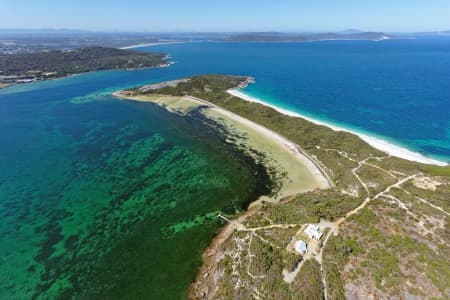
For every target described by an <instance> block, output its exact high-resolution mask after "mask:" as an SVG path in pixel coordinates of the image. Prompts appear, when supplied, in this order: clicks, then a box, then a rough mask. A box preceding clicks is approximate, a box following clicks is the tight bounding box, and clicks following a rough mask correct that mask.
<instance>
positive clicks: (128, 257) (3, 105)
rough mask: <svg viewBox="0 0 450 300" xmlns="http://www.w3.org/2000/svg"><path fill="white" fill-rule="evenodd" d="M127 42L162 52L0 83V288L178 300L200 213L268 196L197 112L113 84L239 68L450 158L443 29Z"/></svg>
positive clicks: (191, 262)
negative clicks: (386, 35) (118, 65)
mask: <svg viewBox="0 0 450 300" xmlns="http://www.w3.org/2000/svg"><path fill="white" fill-rule="evenodd" d="M139 50H141V51H163V52H167V53H170V55H171V56H172V60H173V61H175V62H176V63H175V64H174V65H173V66H171V67H170V68H164V69H153V70H141V71H116V72H98V73H90V74H84V75H79V76H73V77H70V78H66V79H61V80H54V81H48V82H41V83H33V84H26V85H19V86H15V87H12V88H7V89H4V90H0V140H1V147H0V218H1V220H2V222H1V223H0V236H1V237H2V238H1V240H0V278H1V280H0V299H28V298H33V297H34V298H41V299H49V298H64V299H65V298H68V297H69V295H75V296H76V298H103V299H106V298H107V299H112V298H121V299H123V298H128V299H130V298H132V299H136V298H151V299H177V298H183V297H184V295H185V291H186V288H187V287H188V285H189V283H190V282H191V281H192V280H193V278H194V276H195V273H196V269H197V267H198V265H199V259H200V254H201V252H202V251H203V249H204V248H205V247H206V246H207V245H208V244H209V242H210V241H211V239H212V237H213V236H214V234H215V233H216V232H217V230H218V229H219V228H220V222H218V221H217V219H216V218H215V214H216V213H217V212H218V211H225V212H227V213H230V214H233V213H236V211H239V210H241V209H244V208H245V206H246V205H247V204H248V202H249V201H252V200H255V199H256V198H257V197H258V196H259V195H262V194H267V193H268V190H269V186H270V180H269V179H268V177H267V175H266V174H265V171H264V169H263V168H262V167H261V166H259V165H256V164H255V163H254V162H253V161H252V160H251V159H250V158H248V157H246V156H244V155H243V154H241V153H240V152H239V151H236V149H234V148H233V147H232V146H230V145H228V144H227V143H226V142H225V141H224V137H223V136H221V135H220V134H218V133H217V132H216V131H215V130H214V129H212V128H209V127H207V126H204V124H203V123H202V118H201V116H200V115H197V114H194V115H193V116H189V117H183V116H178V115H173V114H170V113H167V112H166V111H164V110H163V109H161V108H158V107H155V106H153V105H151V104H146V103H135V102H127V101H119V100H115V99H113V98H112V97H111V96H110V93H111V92H112V91H115V90H117V89H121V88H125V87H131V86H135V85H140V84H143V83H146V82H155V81H163V80H168V79H174V78H179V77H184V76H190V75H195V74H202V73H222V74H235V75H251V76H254V77H255V78H256V80H257V83H256V84H254V85H251V86H250V87H248V88H247V89H246V91H245V92H246V93H248V94H250V95H252V96H255V97H259V98H261V99H264V100H266V101H268V102H270V103H272V104H276V105H279V106H282V107H284V108H288V109H291V110H294V111H298V112H301V113H307V114H308V115H310V116H313V117H316V118H320V119H323V120H327V121H330V122H334V123H338V124H341V125H342V124H343V125H344V126H347V127H349V128H352V129H356V130H360V131H364V132H370V133H374V134H376V135H378V136H382V137H386V138H387V139H389V140H391V141H394V142H395V143H398V144H400V145H404V146H406V147H408V148H409V149H411V150H413V151H417V152H420V153H422V154H424V155H427V156H431V157H434V158H438V159H441V160H445V161H449V160H450V39H444V38H442V39H423V40H398V41H395V40H392V41H383V42H377V43H375V42H368V41H367V42H366V41H346V42H342V41H330V42H315V43H280V44H270V43H187V44H174V45H161V46H154V47H146V48H140V49H139Z"/></svg>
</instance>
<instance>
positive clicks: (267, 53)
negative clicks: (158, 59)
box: [139, 38, 450, 162]
mask: <svg viewBox="0 0 450 300" xmlns="http://www.w3.org/2000/svg"><path fill="white" fill-rule="evenodd" d="M139 50H144V51H163V52H168V53H170V54H171V56H172V59H173V60H174V61H175V62H176V64H175V65H173V66H172V67H171V70H167V71H166V74H170V73H171V72H175V73H176V74H177V75H176V76H175V77H177V76H179V75H191V74H201V73H224V74H242V75H251V76H253V77H255V78H256V84H254V85H251V86H249V87H248V88H247V89H246V90H245V93H246V94H248V95H251V96H254V97H256V98H260V99H262V100H264V101H266V102H269V103H271V104H275V105H277V106H279V107H282V108H286V109H289V110H292V111H296V112H299V113H302V114H305V115H308V116H311V117H314V118H318V119H321V120H324V121H327V122H331V123H334V124H337V125H341V126H343V127H346V128H348V129H352V130H357V131H359V132H362V133H369V134H372V135H376V136H378V137H381V138H383V139H385V140H387V141H390V142H393V143H395V144H398V145H400V146H404V147H406V148H408V149H410V150H413V151H414V152H419V153H421V154H423V155H425V156H429V157H433V158H436V159H440V160H443V161H447V162H449V161H450V38H423V39H415V40H385V41H382V42H372V41H321V42H312V43H191V44H174V45H163V46H153V47H146V48H139ZM169 76H170V75H169Z"/></svg>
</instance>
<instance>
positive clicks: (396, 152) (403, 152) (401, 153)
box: [227, 88, 449, 166]
mask: <svg viewBox="0 0 450 300" xmlns="http://www.w3.org/2000/svg"><path fill="white" fill-rule="evenodd" d="M227 93H229V94H230V95H232V96H235V97H238V98H240V99H242V100H245V101H248V102H255V103H259V104H262V105H265V106H268V107H270V108H273V109H275V110H276V111H278V112H280V113H282V114H284V115H288V116H291V117H298V118H302V119H305V120H307V121H309V122H311V123H313V124H316V125H321V126H326V127H328V128H331V129H332V130H334V131H344V132H348V133H352V134H354V135H357V136H358V137H360V138H361V139H362V140H364V141H365V142H367V143H368V144H369V145H370V146H372V147H374V148H376V149H378V150H380V151H383V152H385V153H387V154H389V155H391V156H395V157H398V158H402V159H406V160H409V161H414V162H418V163H423V164H428V165H437V166H448V165H449V164H448V163H447V162H443V161H440V160H437V159H433V158H429V157H426V156H424V155H422V154H420V153H417V152H414V151H411V150H409V149H406V148H404V147H401V146H398V145H395V144H393V143H390V142H387V141H385V140H383V139H381V138H378V137H374V136H370V135H368V134H365V133H360V132H357V131H354V130H351V129H348V128H344V127H341V126H338V125H335V124H332V123H329V122H324V121H321V120H318V119H314V118H311V117H308V116H305V115H303V114H301V113H298V112H294V111H290V110H288V109H284V108H281V107H278V106H276V105H273V104H270V103H268V102H265V101H264V100H261V99H259V98H254V97H252V96H249V95H247V94H245V93H244V92H242V91H241V89H236V88H235V89H229V90H227Z"/></svg>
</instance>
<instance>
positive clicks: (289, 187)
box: [113, 91, 331, 206]
mask: <svg viewBox="0 0 450 300" xmlns="http://www.w3.org/2000/svg"><path fill="white" fill-rule="evenodd" d="M113 95H114V96H115V97H119V98H122V99H128V100H134V101H141V102H151V103H155V104H157V105H159V106H162V107H164V108H166V109H167V110H168V111H170V112H174V113H178V114H188V113H189V112H191V111H192V110H194V109H198V108H200V107H201V108H202V109H201V113H202V114H203V115H204V116H206V117H207V118H209V119H210V120H213V121H214V122H217V123H219V124H220V125H222V126H223V127H224V128H225V129H226V131H228V132H230V133H232V134H233V138H234V139H233V140H230V141H229V142H230V143H235V144H236V145H237V146H238V147H239V148H240V149H242V151H245V152H247V153H248V154H249V155H252V156H253V155H255V154H254V151H252V150H257V151H258V153H262V154H263V155H262V156H258V157H254V158H255V159H256V160H260V162H261V163H263V164H264V165H265V166H266V168H267V169H268V170H269V172H270V173H271V174H272V175H273V176H274V177H275V178H273V179H274V181H275V182H277V184H278V187H277V188H276V189H275V190H274V193H273V195H270V196H263V197H261V198H260V199H258V201H256V202H254V203H252V205H255V204H257V203H258V202H260V201H262V200H264V201H279V200H281V199H283V198H285V197H289V196H293V195H296V194H299V193H304V192H307V191H312V190H315V189H323V188H328V187H330V186H331V183H330V181H329V180H328V178H327V177H326V175H324V174H325V172H323V171H322V170H321V169H320V167H319V166H318V165H316V164H315V163H314V162H313V160H311V159H310V158H309V157H308V156H307V155H306V154H305V153H304V152H303V151H301V149H300V148H299V146H298V145H296V144H295V143H293V142H292V141H289V140H288V139H286V138H284V137H283V136H281V135H279V134H278V133H275V132H273V131H271V130H269V129H268V128H266V127H264V126H261V125H259V124H256V123H254V122H252V121H250V120H248V119H245V118H243V117H241V116H238V115H237V114H234V113H232V112H230V111H228V110H225V109H223V108H220V107H218V106H216V105H214V104H213V103H211V102H208V101H207V100H203V99H199V98H195V97H191V96H183V97H172V96H164V95H138V96H131V95H129V94H127V92H126V91H123V92H115V93H113ZM236 137H238V138H236ZM252 205H251V206H252Z"/></svg>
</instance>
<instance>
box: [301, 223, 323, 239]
mask: <svg viewBox="0 0 450 300" xmlns="http://www.w3.org/2000/svg"><path fill="white" fill-rule="evenodd" d="M305 234H306V235H307V236H308V237H309V238H310V239H316V240H320V238H321V237H322V236H323V232H321V231H320V228H319V226H317V225H313V224H308V226H307V227H306V229H305Z"/></svg>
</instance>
